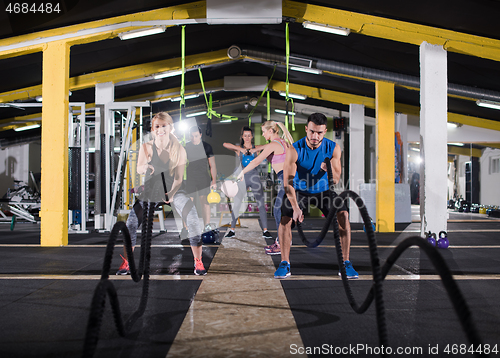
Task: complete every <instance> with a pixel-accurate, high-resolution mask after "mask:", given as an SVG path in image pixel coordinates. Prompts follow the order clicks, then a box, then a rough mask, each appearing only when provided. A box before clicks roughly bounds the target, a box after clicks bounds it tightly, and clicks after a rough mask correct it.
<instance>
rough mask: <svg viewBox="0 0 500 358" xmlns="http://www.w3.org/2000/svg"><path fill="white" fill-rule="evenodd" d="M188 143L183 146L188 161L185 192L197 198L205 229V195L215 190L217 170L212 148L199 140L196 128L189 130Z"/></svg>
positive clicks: (206, 216) (206, 206)
mask: <svg viewBox="0 0 500 358" xmlns="http://www.w3.org/2000/svg"><path fill="white" fill-rule="evenodd" d="M189 137H190V142H187V143H186V145H185V148H186V154H187V159H188V163H189V164H188V166H187V180H186V192H187V193H188V194H189V196H191V199H192V200H193V201H194V197H195V196H198V197H199V199H200V203H201V206H202V217H203V223H204V225H205V227H206V226H207V225H208V224H209V223H210V205H209V204H208V202H207V195H208V194H209V193H210V189H214V190H215V189H216V188H217V185H216V179H217V169H216V167H215V157H214V152H213V150H212V146H211V145H210V144H208V143H207V142H205V141H202V140H201V129H200V127H198V126H194V127H191V129H190V130H189Z"/></svg>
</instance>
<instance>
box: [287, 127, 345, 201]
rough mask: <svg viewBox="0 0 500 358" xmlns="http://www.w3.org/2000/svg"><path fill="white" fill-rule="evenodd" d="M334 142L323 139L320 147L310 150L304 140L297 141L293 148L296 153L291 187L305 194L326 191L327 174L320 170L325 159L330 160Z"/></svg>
mask: <svg viewBox="0 0 500 358" xmlns="http://www.w3.org/2000/svg"><path fill="white" fill-rule="evenodd" d="M335 144H336V143H335V142H334V141H331V140H330V139H326V138H323V141H322V142H321V144H320V146H319V147H318V148H316V149H311V148H309V147H308V146H307V143H306V138H305V137H304V138H302V139H299V140H298V141H296V142H295V143H293V146H294V148H295V150H296V151H297V155H298V156H297V162H296V164H297V172H296V173H295V177H294V178H293V187H294V188H295V190H299V191H302V192H305V193H310V194H315V193H321V192H323V191H326V190H328V173H327V172H326V171H324V170H321V163H323V161H324V160H325V158H331V157H332V155H333V150H334V149H335Z"/></svg>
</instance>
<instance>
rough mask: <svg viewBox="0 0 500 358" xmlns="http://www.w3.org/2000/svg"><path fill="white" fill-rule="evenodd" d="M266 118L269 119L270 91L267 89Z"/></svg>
mask: <svg viewBox="0 0 500 358" xmlns="http://www.w3.org/2000/svg"><path fill="white" fill-rule="evenodd" d="M267 120H268V121H270V120H271V92H269V90H268V91H267Z"/></svg>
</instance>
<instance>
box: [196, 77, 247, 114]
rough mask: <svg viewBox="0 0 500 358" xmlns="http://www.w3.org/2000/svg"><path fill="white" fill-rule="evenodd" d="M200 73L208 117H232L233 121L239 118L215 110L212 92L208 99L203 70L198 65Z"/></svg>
mask: <svg viewBox="0 0 500 358" xmlns="http://www.w3.org/2000/svg"><path fill="white" fill-rule="evenodd" d="M198 74H199V75H200V83H201V88H202V89H203V96H204V97H205V103H206V104H207V117H208V119H209V121H211V119H212V116H214V117H217V118H219V119H230V120H232V121H236V120H238V117H234V116H228V115H226V114H220V113H217V112H215V111H214V110H213V108H212V105H213V104H212V93H210V99H207V91H206V90H205V83H204V82H203V74H202V72H201V67H198Z"/></svg>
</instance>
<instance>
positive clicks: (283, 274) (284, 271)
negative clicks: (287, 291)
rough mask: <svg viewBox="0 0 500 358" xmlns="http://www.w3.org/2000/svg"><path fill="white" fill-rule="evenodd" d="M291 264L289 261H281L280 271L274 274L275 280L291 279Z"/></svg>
mask: <svg viewBox="0 0 500 358" xmlns="http://www.w3.org/2000/svg"><path fill="white" fill-rule="evenodd" d="M290 275H291V273H290V264H289V263H288V261H281V263H280V265H279V266H278V269H277V270H276V272H275V273H274V278H287V277H290Z"/></svg>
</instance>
